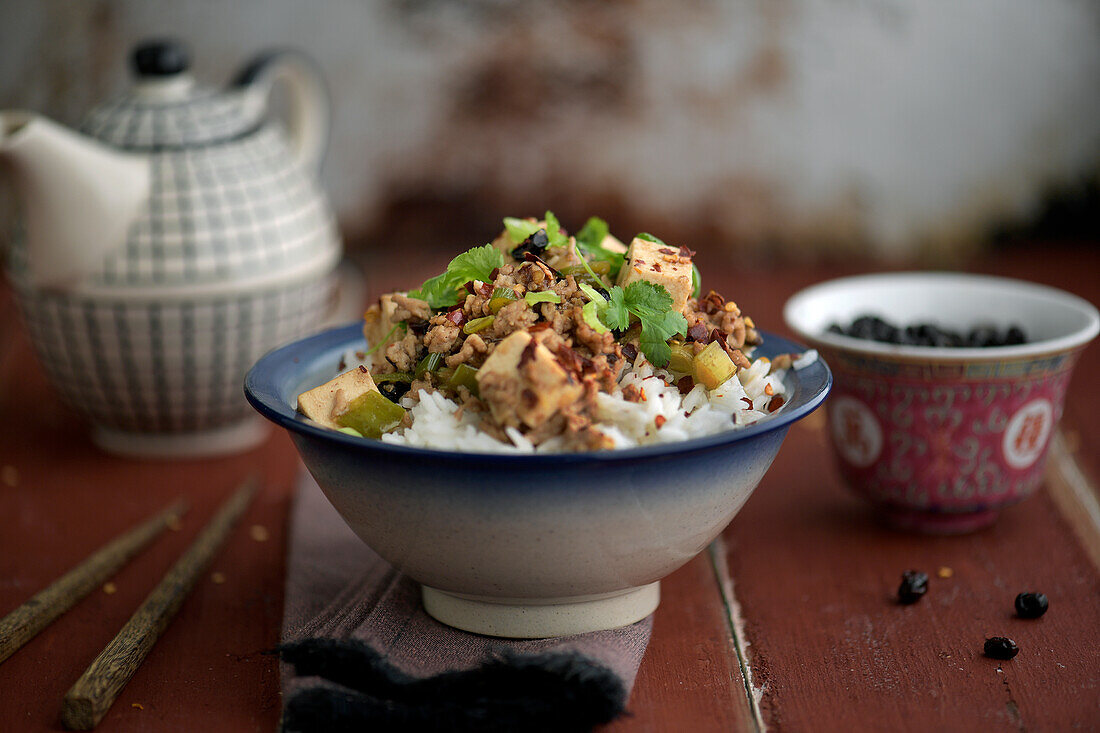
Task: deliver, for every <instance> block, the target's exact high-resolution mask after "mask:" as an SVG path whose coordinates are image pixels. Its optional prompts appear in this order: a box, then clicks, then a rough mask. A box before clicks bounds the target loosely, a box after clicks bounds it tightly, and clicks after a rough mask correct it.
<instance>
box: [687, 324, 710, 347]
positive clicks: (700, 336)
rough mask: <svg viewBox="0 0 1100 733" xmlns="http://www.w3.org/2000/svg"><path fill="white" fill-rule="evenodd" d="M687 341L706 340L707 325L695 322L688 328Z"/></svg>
mask: <svg viewBox="0 0 1100 733" xmlns="http://www.w3.org/2000/svg"><path fill="white" fill-rule="evenodd" d="M688 340H689V341H699V342H702V341H706V340H707V327H706V326H705V325H704V324H702V323H696V324H695V325H694V326H692V327H691V328H689V329H688Z"/></svg>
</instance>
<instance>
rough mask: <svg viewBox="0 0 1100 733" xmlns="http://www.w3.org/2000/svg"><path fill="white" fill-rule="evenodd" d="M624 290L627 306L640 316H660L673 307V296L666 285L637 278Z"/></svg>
mask: <svg viewBox="0 0 1100 733" xmlns="http://www.w3.org/2000/svg"><path fill="white" fill-rule="evenodd" d="M623 292H624V295H625V296H626V304H627V308H629V309H630V311H631V312H632V313H634V314H635V315H637V316H638V317H639V318H641V317H642V316H643V315H645V316H649V317H658V316H661V315H662V314H664V313H665V311H667V310H668V309H669V308H671V307H672V296H671V295H669V293H668V291H667V290H665V286H664V285H657V284H655V283H651V282H649V281H648V280H635V281H634V282H632V283H630V284H629V285H627V286H626V290H625V291H623Z"/></svg>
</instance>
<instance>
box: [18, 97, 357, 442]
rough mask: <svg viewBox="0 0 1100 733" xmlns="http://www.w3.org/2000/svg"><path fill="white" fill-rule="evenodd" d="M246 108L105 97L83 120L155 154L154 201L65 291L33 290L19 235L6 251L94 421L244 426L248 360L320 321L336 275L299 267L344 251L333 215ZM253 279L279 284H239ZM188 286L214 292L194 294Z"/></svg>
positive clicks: (108, 137) (171, 428) (134, 427)
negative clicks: (74, 287) (307, 274)
mask: <svg viewBox="0 0 1100 733" xmlns="http://www.w3.org/2000/svg"><path fill="white" fill-rule="evenodd" d="M245 107H246V105H244V103H243V101H242V99H241V97H240V96H239V95H234V94H226V95H222V94H214V93H212V92H209V91H199V92H196V93H195V94H194V95H192V96H190V97H188V98H187V99H185V100H182V101H179V102H161V103H152V102H148V101H143V100H141V99H140V98H135V97H124V98H123V99H122V100H120V101H118V102H116V103H113V104H111V105H106V106H104V107H100V108H99V109H98V110H96V111H94V112H93V113H91V114H90V115H89V117H88V118H87V120H86V122H85V123H84V126H83V129H84V130H85V131H86V132H87V133H88V134H90V135H92V136H94V137H98V138H100V139H101V140H102V141H104V142H106V143H108V144H109V145H112V146H114V147H116V148H125V149H129V150H132V151H135V152H141V153H142V154H144V155H146V156H148V158H149V165H150V172H151V187H150V196H149V200H148V202H147V204H146V206H145V209H144V210H143V211H142V212H141V213H140V214H139V216H138V217H137V218H136V220H135V221H134V222H133V223H132V224H131V226H130V230H129V233H128V235H127V239H126V241H125V243H124V244H122V245H121V246H120V247H118V248H117V249H116V250H115V251H113V252H112V253H110V254H109V255H108V256H107V257H106V258H105V259H104V261H103V262H102V263H100V265H99V267H98V269H97V270H96V271H95V272H92V273H89V274H88V276H87V277H86V278H85V279H84V280H83V281H82V283H81V289H80V290H78V291H75V292H73V293H57V292H53V291H44V290H43V291H40V290H36V289H33V288H31V287H30V286H29V284H28V282H29V280H28V277H27V270H26V268H27V252H26V247H25V243H24V242H23V241H22V240H21V238H18V239H17V240H16V242H15V243H14V246H13V247H12V249H11V251H10V253H9V261H8V268H9V272H10V274H11V276H12V277H11V280H12V283H13V284H14V286H15V291H16V294H17V299H18V302H19V306H20V310H21V311H22V314H23V317H24V320H25V321H26V324H27V328H28V330H29V331H30V334H31V337H32V339H33V341H34V344H35V348H36V349H37V351H38V355H39V357H40V359H41V361H42V363H43V365H44V366H45V368H46V370H47V372H48V374H49V376H50V378H51V381H52V382H53V384H54V386H55V387H56V388H57V389H58V390H59V391H60V393H61V396H62V397H63V398H64V399H65V400H66V402H68V403H69V404H71V405H72V406H74V407H76V408H78V409H79V410H81V411H82V412H83V413H84V414H85V415H86V416H87V417H88V418H90V419H91V420H92V421H93V422H95V423H97V424H99V425H102V426H104V427H108V428H115V429H117V430H122V431H131V432H154V433H182V432H196V431H205V430H211V429H217V428H220V427H227V426H230V425H232V424H234V423H237V422H239V421H240V420H241V419H243V418H245V417H247V416H249V415H251V410H250V408H249V407H248V404H247V402H246V401H245V399H244V396H243V382H244V375H245V372H246V371H247V370H248V368H249V367H251V365H252V364H253V363H254V362H255V361H256V360H257V359H258V358H259V357H260V356H262V355H263V354H264V353H266V352H267V351H268V350H270V349H272V348H274V347H275V346H278V345H280V344H283V343H286V342H289V341H292V340H294V339H296V338H299V337H301V336H303V335H305V334H306V333H309V332H311V331H313V330H316V329H317V328H319V327H320V325H321V324H322V323H323V322H324V318H325V315H326V314H327V312H328V309H329V307H330V305H331V304H332V302H333V299H334V295H335V293H334V288H335V276H334V275H332V274H331V272H330V273H326V274H323V275H314V276H313V277H312V278H311V279H309V280H308V281H306V280H303V276H302V275H301V272H302V270H303V269H307V270H308V269H309V268H311V267H312V268H313V272H316V271H317V269H316V267H317V265H318V264H319V263H321V262H329V263H334V262H336V261H337V259H338V254H339V250H340V247H341V245H340V240H339V236H338V234H337V229H336V225H335V221H334V218H333V216H332V213H331V211H330V210H329V208H328V206H327V204H326V202H325V199H324V196H323V194H322V192H321V190H320V188H319V187H318V185H317V184H316V181H315V177H314V175H313V173H312V171H305V170H302V168H301V166H300V165H299V164H298V163H296V162H295V160H294V159H293V155H292V154H291V152H290V150H289V148H288V146H287V145H286V143H285V141H284V139H283V138H282V135H281V132H280V128H279V127H278V126H277V125H276V124H275V123H264V124H262V125H259V123H260V120H259V119H258V118H257V115H256V114H255V113H249V112H248V110H247V109H246V108H245ZM261 111H262V110H261ZM258 125H259V126H258ZM258 280H259V281H261V282H270V283H274V284H273V285H271V286H270V287H268V288H267V289H265V290H257V289H256V287H255V286H254V285H248V284H247V283H248V282H250V281H251V282H253V283H255V282H257V281H258ZM195 286H204V287H205V292H206V293H215V295H209V294H207V295H201V296H200V295H194V296H191V295H189V290H188V288H190V287H195ZM160 288H163V289H164V293H165V295H164V297H163V298H158V296H157V295H156V293H158V292H160V290H159V289H160ZM139 289H140V292H138V291H139ZM242 289H243V290H242ZM81 293H83V294H81ZM91 293H99V294H97V295H92V294H91ZM115 294H117V297H116V296H115Z"/></svg>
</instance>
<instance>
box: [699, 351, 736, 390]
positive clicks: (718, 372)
mask: <svg viewBox="0 0 1100 733" xmlns="http://www.w3.org/2000/svg"><path fill="white" fill-rule="evenodd" d="M694 366H695V381H696V382H701V383H702V384H703V386H705V387H706V388H707V389H714V388H715V387H717V386H718V385H720V384H722V383H723V382H725V381H726V380H727V379H729V378H730V377H732V376H733V375H734V374H736V373H737V365H736V364H734V363H733V360H732V359H730V358H729V355H728V354H727V353H726V352H725V351H724V350H723V349H722V347H721V346H720V345H719V343H718V342H717V341H711V342H710V343H709V344H707V347H706V348H705V349H703V350H702V351H700V352H699V354H698V355H697V356H696V357H695V364H694Z"/></svg>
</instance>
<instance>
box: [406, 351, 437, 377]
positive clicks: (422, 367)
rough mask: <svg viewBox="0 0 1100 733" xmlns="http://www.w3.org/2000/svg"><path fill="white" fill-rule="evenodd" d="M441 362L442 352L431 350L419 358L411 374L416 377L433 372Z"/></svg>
mask: <svg viewBox="0 0 1100 733" xmlns="http://www.w3.org/2000/svg"><path fill="white" fill-rule="evenodd" d="M442 363H443V354H440V353H438V352H432V353H430V354H428V355H427V356H425V357H424V358H423V359H421V360H420V363H419V364H417V365H416V370H415V371H414V372H413V374H414V375H415V376H416V378H417V379H420V378H421V377H423V376H424V374H425V373H426V372H434V371H435V370H436V369H438V368H439V365H440V364H442Z"/></svg>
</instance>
